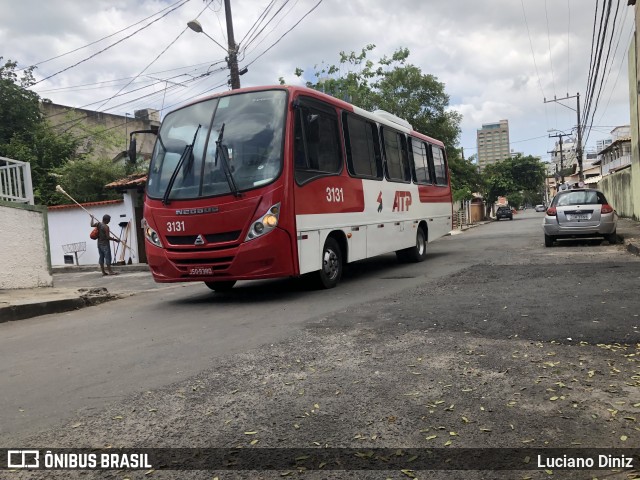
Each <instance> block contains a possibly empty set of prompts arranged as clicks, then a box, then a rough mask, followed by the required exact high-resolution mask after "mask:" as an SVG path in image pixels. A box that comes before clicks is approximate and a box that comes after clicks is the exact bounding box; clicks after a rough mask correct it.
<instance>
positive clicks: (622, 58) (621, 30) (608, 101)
mask: <svg viewBox="0 0 640 480" xmlns="http://www.w3.org/2000/svg"><path fill="white" fill-rule="evenodd" d="M629 12H630V10H627V16H626V17H625V19H624V24H623V27H622V28H621V29H620V34H619V35H618V40H617V42H616V48H615V50H614V52H613V57H614V58H615V56H616V52H617V51H618V45H619V44H620V39H621V37H622V32H623V31H624V26H625V25H626V21H627V19H628V18H630V17H631V15H630V14H629ZM632 36H633V28H631V29H630V32H629V38H628V40H627V43H626V44H627V45H629V43H630V42H631V37H632ZM625 60H626V56H625V55H621V59H620V67H619V68H618V73H617V75H616V79H615V81H614V83H613V87H611V90H610V92H609V98H608V99H607V104H606V105H605V107H604V110H603V111H602V115H600V120H599V122H601V121H602V118H603V117H604V114H605V113H606V112H607V109H608V108H609V103H610V102H611V97H612V96H613V92H614V91H615V89H616V85H617V84H618V78H619V77H620V72H621V71H622V67H623V65H624V61H625ZM611 63H612V64H613V60H612V61H611ZM610 74H611V68H609V72H608V73H607V80H606V82H605V86H606V84H607V83H608V81H609V75H610ZM589 128H591V129H593V128H594V127H593V125H591V126H590V127H589Z"/></svg>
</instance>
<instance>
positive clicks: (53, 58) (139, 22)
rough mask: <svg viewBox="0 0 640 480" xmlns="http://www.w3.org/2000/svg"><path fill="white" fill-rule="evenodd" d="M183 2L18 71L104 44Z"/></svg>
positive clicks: (179, 0) (180, 0)
mask: <svg viewBox="0 0 640 480" xmlns="http://www.w3.org/2000/svg"><path fill="white" fill-rule="evenodd" d="M182 1H183V0H178V1H177V2H176V3H174V4H172V5H169V6H167V7H165V8H163V9H162V10H160V11H159V12H156V13H154V14H153V15H149V16H148V17H146V18H143V19H142V20H140V21H138V22H136V23H133V24H131V25H129V26H128V27H125V28H123V29H122V30H118V31H117V32H114V33H112V34H111V35H107V36H106V37H102V38H101V39H99V40H95V41H93V42H91V43H87V44H86V45H84V46H82V47H78V48H75V49H73V50H70V51H68V52H66V53H61V54H60V55H56V56H55V57H51V58H48V59H47V60H42V61H40V62H37V63H34V64H33V65H30V66H29V67H25V68H21V69H20V70H18V71H22V70H25V69H26V68H31V67H36V66H38V65H42V64H44V63H47V62H50V61H52V60H56V59H58V58H62V57H65V56H67V55H70V54H72V53H75V52H78V51H80V50H82V49H84V48H87V47H90V46H91V45H95V44H96V43H100V42H102V41H103V40H106V39H108V38H111V37H114V36H116V35H118V34H119V33H122V32H124V31H126V30H129V29H130V28H131V27H135V26H136V25H139V24H141V23H142V22H145V21H147V20H149V19H150V18H153V17H155V16H156V15H158V14H160V13H162V12H164V11H165V10H167V9H168V8H171V7H173V6H175V5H177V4H178V3H180V2H182Z"/></svg>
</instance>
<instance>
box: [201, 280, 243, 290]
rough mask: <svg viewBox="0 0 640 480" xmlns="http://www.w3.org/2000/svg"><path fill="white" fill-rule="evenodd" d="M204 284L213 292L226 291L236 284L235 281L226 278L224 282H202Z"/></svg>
mask: <svg viewBox="0 0 640 480" xmlns="http://www.w3.org/2000/svg"><path fill="white" fill-rule="evenodd" d="M204 284H205V285H206V286H207V287H209V288H210V289H211V290H213V291H215V292H228V291H229V290H231V289H232V288H233V286H234V285H235V284H236V281H235V280H227V281H224V282H204Z"/></svg>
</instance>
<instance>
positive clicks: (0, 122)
mask: <svg viewBox="0 0 640 480" xmlns="http://www.w3.org/2000/svg"><path fill="white" fill-rule="evenodd" d="M1 60H2V57H0V61H1ZM16 67H17V62H15V61H12V60H8V61H7V62H6V63H5V64H4V65H3V66H0V112H1V113H2V114H1V115H0V156H4V157H9V158H12V159H14V160H20V161H23V162H29V164H30V166H31V177H32V183H33V193H34V197H35V201H36V203H38V204H41V205H56V204H60V203H69V199H68V198H67V197H64V196H62V195H60V194H59V193H57V192H56V189H55V188H56V185H57V184H59V183H60V184H63V185H64V188H65V190H66V191H67V192H69V193H70V194H71V196H73V197H74V198H76V199H81V201H98V200H103V199H106V198H113V193H112V192H110V191H109V192H107V191H105V189H104V185H106V184H107V183H109V182H111V181H113V180H116V179H117V178H119V177H118V176H122V175H124V169H123V168H121V167H120V166H118V165H114V164H113V163H112V162H111V161H110V160H99V161H86V160H85V159H86V158H87V157H88V156H89V155H92V154H94V152H96V151H98V152H99V151H101V149H102V150H107V147H108V146H109V145H113V144H114V143H115V142H116V141H118V139H117V138H116V137H115V135H114V134H113V132H110V131H105V130H104V129H102V128H100V127H88V126H86V124H85V123H84V122H83V121H82V120H83V119H84V116H83V115H79V114H76V115H75V116H74V115H73V114H69V115H68V118H67V119H65V121H64V122H63V123H62V124H61V125H59V126H51V125H50V124H49V123H48V122H47V121H46V119H45V118H44V117H43V115H42V113H41V111H40V97H39V96H38V94H36V93H35V92H32V91H30V90H29V87H31V86H32V85H33V84H34V77H33V70H34V67H29V68H27V69H25V70H24V71H23V72H22V75H21V77H19V76H18V74H17V72H16ZM74 117H75V118H74ZM67 162H73V164H72V165H69V167H68V168H65V166H66V165H67ZM83 162H86V163H85V164H83ZM60 176H62V179H63V180H62V181H61V180H60ZM67 182H68V183H67ZM76 188H77V190H76Z"/></svg>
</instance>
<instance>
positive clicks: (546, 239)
mask: <svg viewBox="0 0 640 480" xmlns="http://www.w3.org/2000/svg"><path fill="white" fill-rule="evenodd" d="M544 246H545V247H553V237H552V236H551V235H547V234H546V233H545V234H544Z"/></svg>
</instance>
